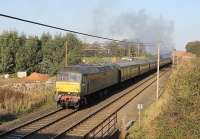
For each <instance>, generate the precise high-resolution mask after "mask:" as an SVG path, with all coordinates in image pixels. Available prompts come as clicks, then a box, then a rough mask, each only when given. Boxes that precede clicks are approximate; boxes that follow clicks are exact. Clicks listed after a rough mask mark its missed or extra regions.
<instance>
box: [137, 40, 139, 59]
mask: <svg viewBox="0 0 200 139" xmlns="http://www.w3.org/2000/svg"><path fill="white" fill-rule="evenodd" d="M137 56H138V57H139V56H140V43H139V41H137Z"/></svg>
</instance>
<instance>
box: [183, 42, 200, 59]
mask: <svg viewBox="0 0 200 139" xmlns="http://www.w3.org/2000/svg"><path fill="white" fill-rule="evenodd" d="M186 50H187V52H191V53H194V54H196V55H197V56H200V41H194V42H188V43H187V45H186Z"/></svg>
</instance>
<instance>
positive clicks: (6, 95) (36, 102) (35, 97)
mask: <svg viewBox="0 0 200 139" xmlns="http://www.w3.org/2000/svg"><path fill="white" fill-rule="evenodd" d="M52 98H53V88H47V89H45V91H44V90H43V89H41V90H40V89H38V90H37V91H36V92H33V91H32V90H30V91H29V92H26V93H23V92H20V91H14V90H12V89H9V88H0V117H1V121H3V119H4V118H6V116H7V115H19V114H21V113H25V112H29V111H32V110H33V109H35V108H38V107H40V106H42V105H44V104H52V103H53V99H52ZM2 117H4V118H2Z"/></svg>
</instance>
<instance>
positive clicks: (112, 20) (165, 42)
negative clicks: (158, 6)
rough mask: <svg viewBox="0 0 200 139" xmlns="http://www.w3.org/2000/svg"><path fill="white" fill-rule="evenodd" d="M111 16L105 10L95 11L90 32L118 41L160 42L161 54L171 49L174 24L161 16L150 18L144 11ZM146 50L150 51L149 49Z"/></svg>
mask: <svg viewBox="0 0 200 139" xmlns="http://www.w3.org/2000/svg"><path fill="white" fill-rule="evenodd" d="M111 15H112V14H111V13H109V10H106V9H105V8H102V7H100V8H98V9H96V10H95V11H94V26H93V29H92V32H93V33H95V34H98V35H102V36H109V37H112V38H117V39H120V40H123V39H127V40H130V41H136V40H139V41H141V42H149V43H156V42H158V41H159V42H162V44H161V52H163V51H165V50H166V47H167V49H168V50H170V49H172V48H173V45H174V43H173V33H174V24H173V22H172V21H168V20H165V19H164V18H163V17H162V16H160V17H156V18H155V17H153V16H150V15H148V14H147V13H146V11H145V10H140V11H138V12H131V13H122V14H121V15H115V16H113V15H112V16H111ZM163 46H165V48H164V47H163ZM146 49H147V50H148V51H151V50H152V49H151V48H146ZM153 51H155V49H154V50H153Z"/></svg>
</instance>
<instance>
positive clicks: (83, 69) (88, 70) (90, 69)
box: [61, 64, 116, 74]
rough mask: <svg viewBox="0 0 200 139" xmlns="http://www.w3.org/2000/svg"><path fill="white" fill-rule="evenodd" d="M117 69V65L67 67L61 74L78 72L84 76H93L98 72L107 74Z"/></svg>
mask: <svg viewBox="0 0 200 139" xmlns="http://www.w3.org/2000/svg"><path fill="white" fill-rule="evenodd" d="M113 69H116V65H114V64H107V65H72V66H67V67H65V68H64V69H62V70H61V72H64V71H73V72H78V73H82V74H93V73H98V72H105V71H109V70H113Z"/></svg>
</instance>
